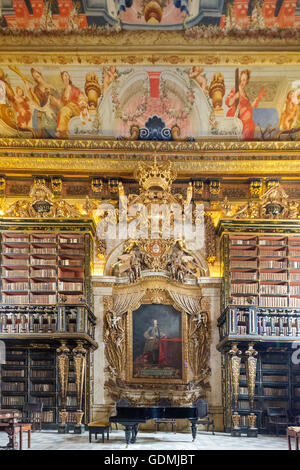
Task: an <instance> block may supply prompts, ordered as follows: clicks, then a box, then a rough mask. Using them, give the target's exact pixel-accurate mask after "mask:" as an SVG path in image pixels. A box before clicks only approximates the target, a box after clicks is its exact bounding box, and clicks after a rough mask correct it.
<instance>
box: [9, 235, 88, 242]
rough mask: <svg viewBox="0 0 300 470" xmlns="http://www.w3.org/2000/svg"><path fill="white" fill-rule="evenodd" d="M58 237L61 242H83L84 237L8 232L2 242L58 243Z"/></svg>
mask: <svg viewBox="0 0 300 470" xmlns="http://www.w3.org/2000/svg"><path fill="white" fill-rule="evenodd" d="M56 239H58V241H59V242H60V243H82V241H83V238H82V237H78V236H74V237H66V236H65V235H62V234H58V235H53V236H52V237H50V236H42V235H39V236H37V235H33V234H31V235H29V234H28V235H27V234H20V235H18V234H15V235H10V234H8V233H5V234H3V238H2V243H29V241H30V242H31V243H56Z"/></svg>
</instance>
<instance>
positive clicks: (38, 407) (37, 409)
mask: <svg viewBox="0 0 300 470" xmlns="http://www.w3.org/2000/svg"><path fill="white" fill-rule="evenodd" d="M22 411H23V413H24V414H26V415H27V416H28V417H29V418H30V416H31V415H32V414H33V413H42V411H43V403H25V404H24V405H23V409H22Z"/></svg>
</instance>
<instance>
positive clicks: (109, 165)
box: [0, 138, 300, 177]
mask: <svg viewBox="0 0 300 470" xmlns="http://www.w3.org/2000/svg"><path fill="white" fill-rule="evenodd" d="M154 153H156V154H157V158H158V160H164V159H167V160H169V161H173V162H174V169H175V171H176V172H177V174H178V177H181V176H187V177H190V176H191V175H195V174H197V175H198V176H199V175H203V176H209V175H215V176H216V175H218V174H219V175H226V176H230V175H248V176H250V175H253V176H254V175H256V176H259V175H261V176H264V175H265V176H267V175H275V174H276V175H289V176H290V175H293V176H298V175H299V174H300V161H299V157H298V156H299V155H300V141H299V142H294V141H289V142H274V141H264V142H241V141H236V142H216V141H210V142H207V141H196V142H151V141H132V142H131V141H122V140H113V139H111V140H75V139H74V140H73V139H72V140H54V139H53V140H51V139H17V138H15V139H9V138H6V139H4V138H3V139H0V173H1V174H12V173H13V174H15V173H16V172H20V173H23V174H32V173H41V172H42V173H43V174H45V173H46V174H51V173H52V174H53V173H58V172H59V173H58V174H73V173H74V172H76V173H77V174H82V175H95V174H97V175H99V174H101V175H111V174H115V173H116V171H118V174H119V175H123V176H125V175H126V176H131V177H132V175H133V173H134V170H135V169H136V164H137V161H141V160H145V161H147V160H149V159H152V158H153V155H154Z"/></svg>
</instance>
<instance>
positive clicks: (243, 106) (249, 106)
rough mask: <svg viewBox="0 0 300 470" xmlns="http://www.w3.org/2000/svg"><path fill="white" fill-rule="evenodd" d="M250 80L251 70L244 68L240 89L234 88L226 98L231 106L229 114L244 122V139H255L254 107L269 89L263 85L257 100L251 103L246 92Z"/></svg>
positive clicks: (241, 74) (240, 79)
mask: <svg viewBox="0 0 300 470" xmlns="http://www.w3.org/2000/svg"><path fill="white" fill-rule="evenodd" d="M249 80H250V70H242V72H241V73H240V77H239V85H238V90H237V89H236V88H232V90H231V91H230V93H229V94H228V95H227V98H226V101H225V103H226V105H227V106H228V107H229V108H230V109H229V111H228V112H227V116H230V117H234V116H236V114H237V117H239V118H240V120H241V121H242V123H243V138H244V140H253V138H254V131H255V122H254V121H253V118H252V115H253V108H257V106H258V104H259V102H260V100H261V99H262V98H264V97H265V96H266V94H267V91H266V89H265V88H264V87H262V88H261V89H260V90H259V92H258V94H257V97H256V98H255V100H254V101H253V102H252V103H251V101H250V100H249V98H248V96H247V94H246V85H247V83H249Z"/></svg>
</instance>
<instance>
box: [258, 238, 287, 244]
mask: <svg viewBox="0 0 300 470" xmlns="http://www.w3.org/2000/svg"><path fill="white" fill-rule="evenodd" d="M259 245H267V246H278V245H281V246H285V245H286V240H285V239H283V240H272V239H270V238H268V239H259Z"/></svg>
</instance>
